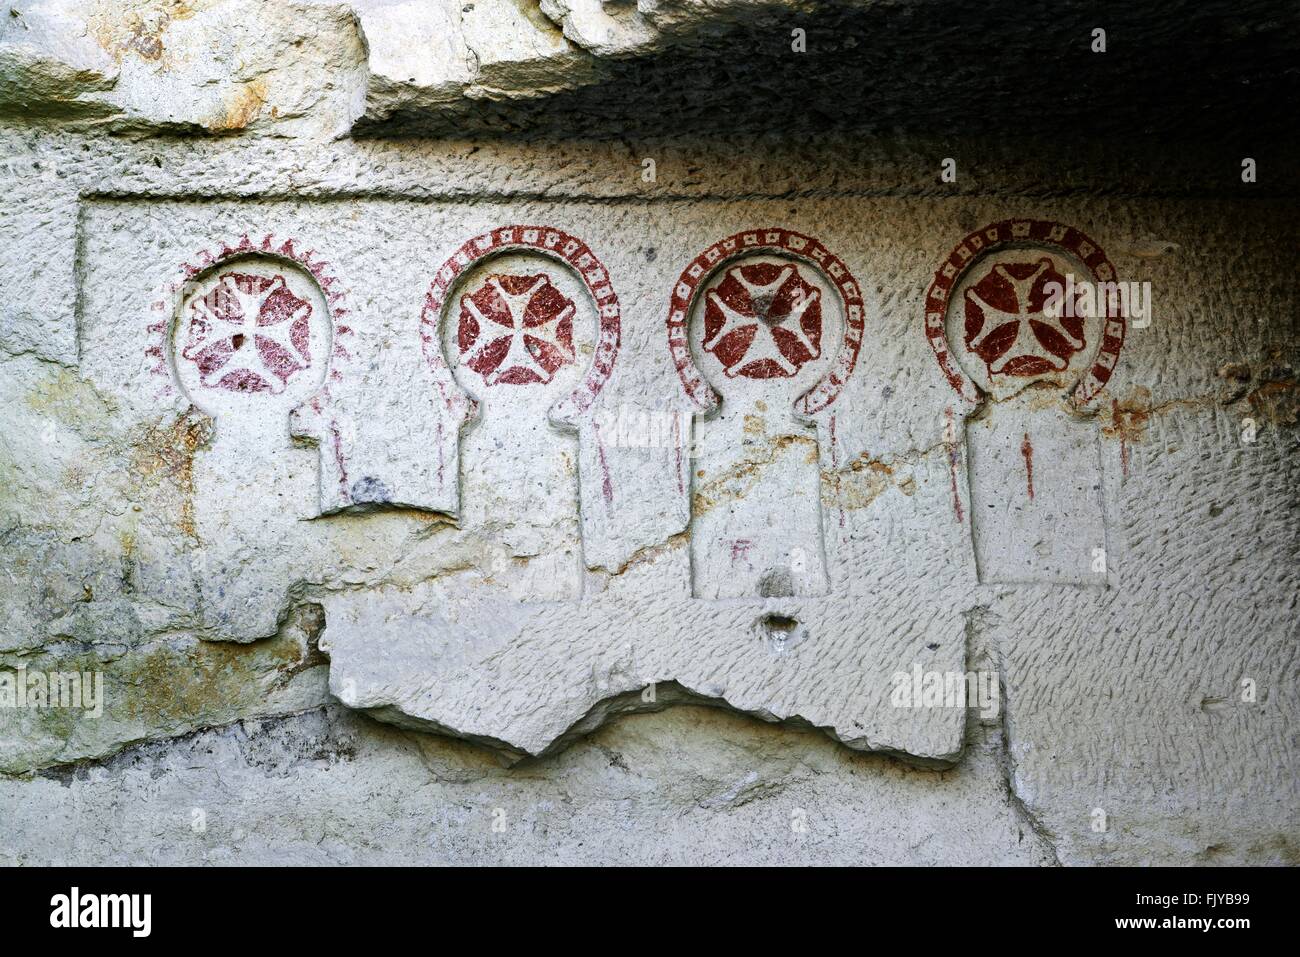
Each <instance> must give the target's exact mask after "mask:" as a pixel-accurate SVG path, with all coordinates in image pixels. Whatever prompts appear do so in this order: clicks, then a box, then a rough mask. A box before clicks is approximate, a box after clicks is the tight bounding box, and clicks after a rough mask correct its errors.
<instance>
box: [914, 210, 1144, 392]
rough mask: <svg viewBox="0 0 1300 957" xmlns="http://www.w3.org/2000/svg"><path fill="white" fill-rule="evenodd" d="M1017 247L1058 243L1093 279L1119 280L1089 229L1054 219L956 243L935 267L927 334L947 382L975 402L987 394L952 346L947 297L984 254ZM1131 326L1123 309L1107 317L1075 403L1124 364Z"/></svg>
mask: <svg viewBox="0 0 1300 957" xmlns="http://www.w3.org/2000/svg"><path fill="white" fill-rule="evenodd" d="M1016 246H1025V247H1033V246H1039V247H1041V246H1048V247H1054V248H1056V249H1059V250H1062V251H1064V252H1067V253H1069V254H1070V255H1072V256H1075V257H1077V258H1078V259H1080V260H1081V261H1082V262H1083V264H1084V265H1085V266H1087V267H1088V269H1089V270H1090V271H1091V272H1092V276H1093V279H1094V280H1096V281H1098V282H1114V281H1116V280H1115V267H1114V265H1112V264H1111V261H1110V260H1109V259H1107V258H1106V254H1105V253H1104V252H1103V251H1102V249H1101V247H1100V246H1098V245H1097V243H1096V242H1094V241H1093V240H1092V238H1091V237H1089V236H1088V234H1087V233H1085V232H1083V231H1082V230H1080V229H1075V228H1074V227H1073V226H1067V225H1065V224H1064V223H1056V222H1052V221H1051V220H1046V219H1004V220H1002V221H1001V222H997V223H991V224H990V225H988V226H985V227H984V228H983V229H977V230H975V232H973V233H971V234H970V235H969V236H967V237H966V238H965V239H963V240H962V241H961V242H960V243H958V244H957V245H956V246H954V247H953V250H952V252H950V253H949V254H948V258H947V259H945V260H944V262H943V265H941V266H940V267H939V268H938V269H937V270H936V271H935V274H934V281H933V282H931V283H930V288H929V289H928V290H926V293H925V335H926V338H927V339H928V340H929V341H930V348H931V349H932V350H934V357H935V359H937V360H938V362H939V368H940V369H942V370H943V374H944V377H945V378H946V379H947V380H948V383H949V384H950V385H951V386H952V387H953V388H954V389H956V390H957V393H958V394H959V395H961V397H962V398H964V399H966V400H968V401H970V402H978V401H979V400H980V396H981V395H982V393H981V392H980V389H979V386H977V385H976V384H975V382H974V380H973V379H971V378H970V376H968V375H966V373H965V372H963V371H962V369H961V366H960V365H959V364H958V363H957V361H956V360H955V359H953V356H952V351H951V350H950V349H949V348H948V337H947V332H946V319H947V314H948V296H949V294H950V293H951V292H952V290H953V289H954V288H955V287H956V285H957V284H958V283H959V282H960V281H961V278H962V276H964V275H965V274H966V272H967V270H969V269H970V267H971V266H973V265H974V264H975V263H976V262H978V261H979V260H980V259H981V258H983V257H984V256H986V255H988V254H989V253H990V252H993V251H994V250H997V249H1004V248H1009V247H1016ZM1126 328H1127V319H1126V318H1125V315H1124V312H1123V309H1122V307H1121V309H1120V310H1119V315H1118V316H1116V317H1110V318H1107V320H1106V325H1105V326H1104V327H1103V331H1102V340H1101V348H1100V349H1099V350H1098V352H1097V357H1096V359H1094V360H1093V364H1092V368H1091V369H1089V370H1088V371H1087V372H1086V373H1083V374H1081V376H1080V378H1079V381H1078V382H1077V383H1076V385H1075V387H1074V390H1073V401H1074V402H1075V403H1077V404H1079V405H1082V404H1084V403H1086V402H1089V401H1091V400H1092V399H1093V398H1095V397H1096V395H1097V394H1098V393H1099V392H1100V391H1101V390H1102V389H1103V388H1105V385H1106V383H1107V382H1109V381H1110V377H1111V375H1112V373H1114V371H1115V365H1116V363H1117V362H1119V351H1120V348H1121V347H1122V346H1123V345H1124V333H1125V330H1126Z"/></svg>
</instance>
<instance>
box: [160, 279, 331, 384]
mask: <svg viewBox="0 0 1300 957" xmlns="http://www.w3.org/2000/svg"><path fill="white" fill-rule="evenodd" d="M190 310H191V315H190V325H189V337H188V340H187V341H186V343H185V347H184V348H183V349H182V350H181V355H182V356H183V357H184V358H186V359H189V360H190V361H192V362H194V363H196V364H197V365H198V367H199V371H200V380H199V381H200V382H202V383H203V385H205V386H208V387H212V386H217V385H221V386H223V387H224V388H227V389H230V390H232V391H237V392H249V391H253V392H256V391H262V390H269V391H270V392H271V393H272V394H273V395H278V394H279V393H281V392H283V391H284V387H285V383H286V382H287V381H288V379H289V377H290V376H291V375H293V374H294V373H295V372H297V371H298V370H300V369H305V368H307V366H308V365H310V364H311V358H310V356H308V354H307V351H306V342H305V341H302V338H301V331H299V333H298V334H297V335H295V332H294V328H295V326H297V325H298V324H299V322H301V321H302V320H305V319H308V318H310V316H311V304H310V303H308V302H306V301H305V300H303V299H299V298H298V297H297V296H295V295H294V294H293V293H292V292H290V291H289V287H288V286H287V285H286V284H285V280H284V276H276V277H275V278H273V279H268V278H266V277H265V276H254V275H248V274H245V273H233V272H231V273H226V274H224V275H223V276H221V278H220V279H219V280H218V281H217V285H216V287H215V288H214V289H212V290H211V291H209V292H208V293H207V295H204V296H200V297H197V298H195V299H194V300H193V301H192V302H191V303H190ZM232 377H233V378H232Z"/></svg>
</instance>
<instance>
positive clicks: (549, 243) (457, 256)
mask: <svg viewBox="0 0 1300 957" xmlns="http://www.w3.org/2000/svg"><path fill="white" fill-rule="evenodd" d="M511 251H521V252H540V253H542V254H544V255H546V256H549V257H551V258H552V259H555V260H557V261H559V262H561V263H564V264H567V265H568V266H570V267H572V268H573V270H574V271H575V272H577V274H578V276H579V278H581V280H582V282H583V285H584V286H586V288H587V293H588V294H589V295H590V296H591V299H592V302H593V303H595V306H596V312H597V314H598V316H599V322H600V328H599V331H598V334H597V342H596V354H595V356H594V358H593V360H592V364H591V368H590V369H589V370H588V372H587V375H586V377H585V378H584V379H583V382H582V384H581V385H580V386H579V387H578V388H577V389H575V390H574V391H573V392H572V393H570V394H569V395H568V396H566V397H565V398H564V399H562V400H561V401H560V402H559V403H557V404H556V406H555V407H554V408H553V409H552V416H553V417H554V418H556V419H559V420H561V421H567V422H570V423H572V422H574V421H575V420H576V417H577V416H578V415H579V414H581V413H583V412H585V411H587V409H589V408H590V407H591V406H592V404H593V403H594V402H595V401H596V396H597V395H599V394H600V390H601V389H603V388H604V386H605V383H606V382H607V381H608V380H609V377H610V375H611V374H612V373H613V371H614V361H615V360H616V359H617V358H618V350H619V346H620V344H621V341H622V339H621V336H622V314H621V312H620V307H619V303H618V294H617V293H615V292H614V287H613V285H612V283H611V282H610V278H609V273H608V271H606V269H605V265H604V263H602V262H601V261H600V259H599V258H598V257H597V256H596V254H595V253H594V252H592V251H591V249H590V247H588V246H587V244H586V243H584V242H583V241H582V240H581V239H578V238H577V237H576V236H573V235H571V234H570V233H566V232H565V231H564V230H561V229H556V228H554V227H552V226H526V225H516V226H501V227H498V228H496V229H493V230H491V231H489V232H486V233H483V234H482V235H480V236H476V237H475V238H473V239H471V240H469V241H467V242H466V243H464V244H463V245H462V246H461V247H460V248H459V249H458V250H456V252H454V253H453V254H452V255H451V256H450V257H449V258H448V259H447V261H446V262H444V263H443V264H442V266H441V267H440V268H439V269H438V271H437V273H436V274H435V275H434V278H433V282H432V283H431V284H430V285H429V291H428V292H427V293H426V294H425V297H424V308H423V309H421V311H420V341H421V343H422V348H423V351H424V357H425V360H426V361H427V362H428V363H429V365H430V366H432V367H433V368H434V369H435V370H442V371H445V372H446V373H447V375H446V376H445V377H443V378H442V379H440V380H439V388H440V389H442V390H443V400H444V401H445V402H446V403H447V406H448V408H449V409H453V410H454V409H455V408H456V407H457V406H460V405H461V404H462V403H464V404H465V406H464V407H465V409H466V411H467V412H469V413H470V414H473V412H474V411H475V403H474V402H473V400H470V399H469V398H468V397H466V396H464V395H462V394H461V393H460V391H459V390H458V389H456V390H454V391H452V392H448V391H447V389H448V387H447V386H445V385H444V384H443V381H444V379H445V381H446V382H454V379H451V377H450V370H449V369H448V368H447V363H446V359H445V358H444V356H443V354H442V345H441V342H440V337H439V334H438V328H439V324H440V322H441V319H442V314H443V305H444V303H445V302H446V299H447V295H448V293H449V292H450V291H451V289H452V287H453V286H454V285H455V284H456V280H457V279H458V278H459V277H460V275H461V274H462V273H464V272H466V271H467V270H468V269H470V268H471V267H472V266H474V265H476V264H477V263H479V262H480V261H482V260H483V259H485V258H487V257H488V256H496V255H500V254H502V253H506V252H511Z"/></svg>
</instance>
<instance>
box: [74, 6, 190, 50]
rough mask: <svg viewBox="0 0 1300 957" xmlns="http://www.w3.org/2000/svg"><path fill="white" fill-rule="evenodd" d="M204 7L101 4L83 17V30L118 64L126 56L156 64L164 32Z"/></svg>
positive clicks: (162, 46)
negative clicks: (84, 27) (85, 29)
mask: <svg viewBox="0 0 1300 957" xmlns="http://www.w3.org/2000/svg"><path fill="white" fill-rule="evenodd" d="M206 5H207V3H205V2H202V0H136V2H127V3H123V2H122V0H105V2H102V3H98V4H96V5H95V7H94V8H93V9H92V11H91V13H90V14H89V15H88V16H87V17H86V28H87V30H88V31H89V33H90V35H91V36H92V37H94V38H95V42H96V43H98V44H99V45H100V46H101V47H102V48H103V49H104V51H105V52H106V53H108V55H109V56H111V57H112V58H113V59H114V60H116V61H117V62H118V63H121V62H122V60H123V59H124V58H125V57H126V56H127V54H131V55H134V56H138V57H139V58H140V59H142V60H147V61H149V62H151V63H157V62H159V61H161V60H162V58H163V53H164V52H165V48H164V45H163V36H164V35H165V34H166V32H167V28H168V27H170V26H171V25H172V23H173V22H174V21H176V20H183V19H185V18H186V17H190V16H193V15H194V13H195V11H196V10H198V9H201V8H202V7H204V6H206Z"/></svg>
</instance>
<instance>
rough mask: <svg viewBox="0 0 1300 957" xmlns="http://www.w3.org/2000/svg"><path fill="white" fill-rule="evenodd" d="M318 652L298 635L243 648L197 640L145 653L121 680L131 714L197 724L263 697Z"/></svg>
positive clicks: (128, 668) (125, 706) (119, 679)
mask: <svg viewBox="0 0 1300 957" xmlns="http://www.w3.org/2000/svg"><path fill="white" fill-rule="evenodd" d="M312 654H313V652H312V651H311V650H310V649H304V646H303V645H302V644H301V643H300V642H299V641H298V640H296V639H295V638H294V637H293V636H292V635H278V636H276V637H275V638H270V639H267V640H266V641H259V642H254V643H253V644H248V645H239V644H233V643H229V642H209V641H198V640H196V641H195V642H194V643H193V644H192V645H191V646H190V647H187V648H175V647H171V646H166V647H160V648H156V649H152V650H150V651H147V652H145V653H144V654H143V655H142V656H141V657H140V659H139V660H137V661H132V662H130V664H129V665H128V666H127V667H126V668H125V669H124V670H123V671H122V672H121V673H120V674H119V675H117V676H115V678H116V682H115V683H117V684H120V685H122V686H124V687H123V688H122V690H121V694H122V701H123V707H124V710H125V713H126V716H127V717H129V718H133V719H136V720H141V721H148V722H157V721H159V720H160V719H161V720H163V721H167V720H172V721H176V720H184V721H194V720H201V719H205V718H209V717H214V716H221V715H222V714H223V713H225V712H226V711H228V710H230V709H232V708H235V709H238V708H240V707H242V706H244V705H246V704H248V703H249V702H250V701H252V700H256V699H259V698H261V697H262V696H263V695H264V694H265V691H266V690H267V688H268V687H269V685H271V684H277V683H280V682H282V681H283V680H285V679H286V673H287V674H293V673H297V671H299V670H302V667H303V665H304V663H305V662H306V660H307V659H308V658H309V657H310V656H311V655H312Z"/></svg>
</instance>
